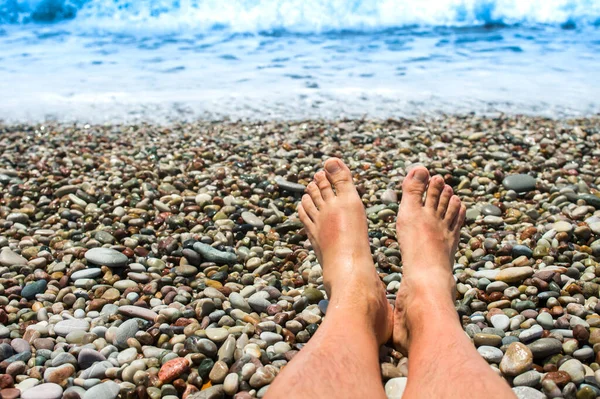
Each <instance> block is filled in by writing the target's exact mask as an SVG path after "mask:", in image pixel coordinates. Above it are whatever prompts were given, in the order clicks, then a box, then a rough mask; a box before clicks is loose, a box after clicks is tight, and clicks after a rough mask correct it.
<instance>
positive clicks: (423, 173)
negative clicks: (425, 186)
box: [413, 168, 427, 183]
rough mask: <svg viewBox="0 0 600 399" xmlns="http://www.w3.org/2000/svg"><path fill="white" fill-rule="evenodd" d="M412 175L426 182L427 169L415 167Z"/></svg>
mask: <svg viewBox="0 0 600 399" xmlns="http://www.w3.org/2000/svg"><path fill="white" fill-rule="evenodd" d="M413 177H414V178H415V179H417V180H418V181H420V182H421V183H427V171H426V170H425V169H421V168H419V169H416V170H415V173H414V174H413Z"/></svg>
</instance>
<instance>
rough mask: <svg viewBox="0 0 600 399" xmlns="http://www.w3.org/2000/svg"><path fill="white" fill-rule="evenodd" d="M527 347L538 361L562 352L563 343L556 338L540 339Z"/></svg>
mask: <svg viewBox="0 0 600 399" xmlns="http://www.w3.org/2000/svg"><path fill="white" fill-rule="evenodd" d="M527 347H528V348H529V350H530V351H531V353H532V354H533V357H534V358H536V359H542V358H545V357H548V356H552V355H556V354H558V353H560V352H562V343H561V342H560V341H559V340H557V339H555V338H540V339H537V340H535V341H533V342H532V343H530V344H529V345H527Z"/></svg>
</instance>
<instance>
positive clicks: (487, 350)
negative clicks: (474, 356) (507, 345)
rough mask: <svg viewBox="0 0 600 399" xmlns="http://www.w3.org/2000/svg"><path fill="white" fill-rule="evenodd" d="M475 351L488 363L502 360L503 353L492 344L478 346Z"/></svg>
mask: <svg viewBox="0 0 600 399" xmlns="http://www.w3.org/2000/svg"><path fill="white" fill-rule="evenodd" d="M477 352H479V354H480V355H481V357H483V358H484V359H485V360H486V361H487V362H488V363H496V364H498V363H500V361H501V360H502V356H504V353H502V351H501V350H500V349H498V348H496V347H493V346H485V345H484V346H480V347H479V348H477Z"/></svg>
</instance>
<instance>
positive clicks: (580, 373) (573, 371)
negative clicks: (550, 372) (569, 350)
mask: <svg viewBox="0 0 600 399" xmlns="http://www.w3.org/2000/svg"><path fill="white" fill-rule="evenodd" d="M558 369H559V370H560V371H564V372H566V373H567V374H569V376H570V377H571V381H573V382H574V383H575V384H579V383H580V382H582V381H583V379H584V377H585V369H584V367H583V365H582V364H581V362H580V361H579V360H577V359H570V360H567V361H566V362H564V363H563V364H562V365H561V366H560V367H559V368H558Z"/></svg>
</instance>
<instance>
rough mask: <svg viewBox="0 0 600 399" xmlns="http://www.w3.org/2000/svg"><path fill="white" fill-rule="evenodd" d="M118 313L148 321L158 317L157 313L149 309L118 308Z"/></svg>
mask: <svg viewBox="0 0 600 399" xmlns="http://www.w3.org/2000/svg"><path fill="white" fill-rule="evenodd" d="M119 313H121V314H122V315H125V316H128V317H139V318H140V319H145V320H149V321H154V320H155V319H156V318H157V317H158V313H156V312H155V311H153V310H151V309H146V308H142V307H139V306H130V305H125V306H120V307H119Z"/></svg>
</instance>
